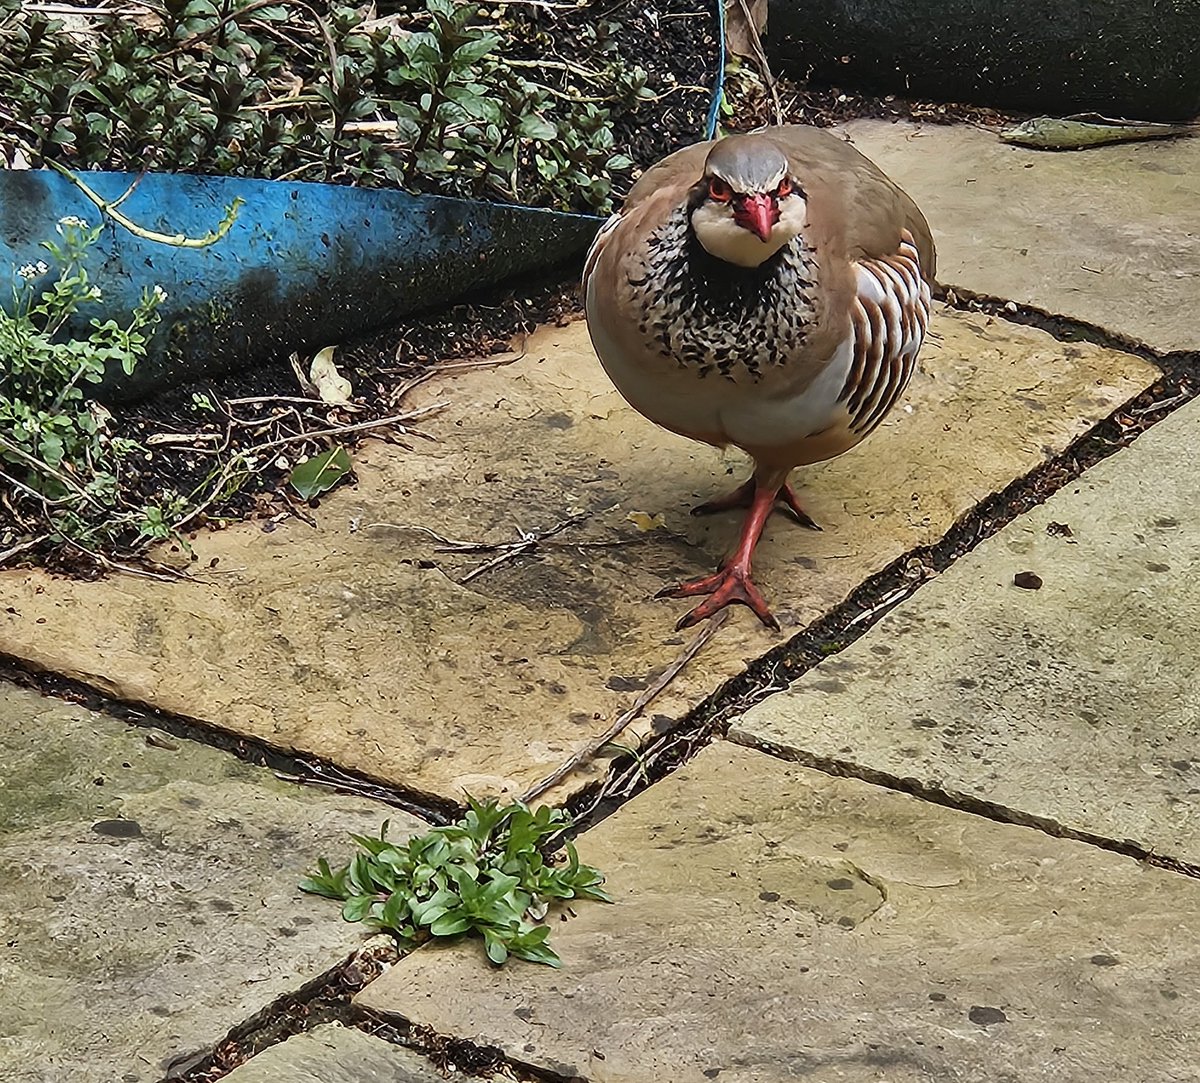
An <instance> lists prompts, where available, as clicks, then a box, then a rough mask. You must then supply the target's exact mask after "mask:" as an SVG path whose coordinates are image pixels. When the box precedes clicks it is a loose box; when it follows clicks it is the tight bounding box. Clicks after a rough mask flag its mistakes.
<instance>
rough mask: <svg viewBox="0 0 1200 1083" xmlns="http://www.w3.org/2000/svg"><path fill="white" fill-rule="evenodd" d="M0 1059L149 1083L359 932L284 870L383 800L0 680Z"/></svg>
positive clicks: (5, 1070)
mask: <svg viewBox="0 0 1200 1083" xmlns="http://www.w3.org/2000/svg"><path fill="white" fill-rule="evenodd" d="M0 765H2V767H0V883H3V889H2V890H0V1078H3V1079H4V1080H5V1081H6V1083H51V1081H54V1083H57V1081H59V1080H68V1079H69V1080H71V1081H72V1083H116V1081H120V1083H155V1081H157V1080H160V1079H162V1078H163V1076H164V1074H165V1073H166V1072H167V1070H168V1067H169V1066H170V1065H171V1064H173V1063H176V1062H180V1063H186V1062H187V1061H188V1060H190V1059H193V1058H194V1057H195V1056H196V1055H197V1054H199V1053H203V1052H204V1051H205V1050H207V1049H208V1048H209V1047H211V1046H212V1045H213V1044H214V1043H215V1042H217V1041H219V1040H220V1039H222V1038H223V1037H224V1036H225V1034H226V1032H227V1031H228V1030H229V1029H230V1028H232V1027H233V1026H234V1025H235V1024H237V1023H240V1022H242V1021H243V1020H244V1019H246V1018H248V1017H249V1016H251V1015H253V1014H254V1013H255V1012H257V1011H258V1010H259V1009H261V1008H262V1007H263V1006H264V1005H266V1004H267V1003H269V1002H270V1001H271V1000H272V999H273V998H275V997H277V996H279V995H281V994H283V993H286V992H291V991H293V990H295V989H297V988H298V987H299V986H300V985H302V984H303V983H304V982H306V981H308V980H310V979H311V978H314V977H316V976H317V975H318V974H320V973H322V972H323V971H325V970H327V969H328V968H329V967H331V966H333V965H334V964H335V963H337V962H340V961H341V960H342V959H343V958H345V957H346V956H348V955H349V954H350V953H351V952H353V951H354V950H355V949H356V947H358V946H359V945H360V944H361V943H362V942H363V932H362V929H361V928H360V927H358V926H350V925H346V924H345V923H343V922H342V921H341V919H340V916H339V914H338V909H337V906H336V905H334V904H331V903H329V902H327V901H326V900H324V899H318V898H315V897H313V896H311V895H304V894H301V893H300V892H299V891H298V890H297V889H296V885H297V883H298V882H299V881H300V879H301V877H303V876H304V875H306V874H307V872H308V871H309V869H310V868H311V867H312V866H314V865H315V863H316V859H317V857H318V856H321V855H327V856H328V857H329V858H330V860H331V861H333V862H337V861H338V860H339V859H340V860H342V861H344V860H345V857H344V855H345V854H346V853H348V850H349V840H348V839H347V837H346V836H347V834H348V833H349V832H351V831H358V832H366V833H369V834H376V833H377V832H378V829H379V824H380V822H381V821H382V820H383V819H384V818H385V817H386V818H388V819H390V820H391V822H392V832H391V834H392V835H393V836H394V837H396V838H403V837H404V836H405V835H406V834H411V833H413V832H414V831H418V830H420V831H424V830H426V829H427V828H426V826H425V825H423V824H422V823H421V822H420V821H419V820H417V819H415V818H414V817H411V816H406V815H404V814H403V813H401V812H398V811H397V810H395V809H388V808H383V807H381V806H379V805H377V804H375V803H373V802H369V801H365V800H359V799H357V798H349V797H339V796H331V795H326V794H322V793H320V792H319V791H316V790H312V789H301V788H299V787H297V786H293V785H289V784H286V783H283V782H279V781H277V780H276V779H275V778H274V777H273V775H272V773H271V772H270V771H267V770H265V769H263V768H257V767H251V766H249V765H247V764H244V763H242V762H240V761H239V760H236V759H234V758H233V757H232V756H229V755H226V754H225V753H222V752H218V751H216V750H215V749H212V748H207V747H205V746H203V745H198V744H195V743H193V742H190V741H184V740H181V739H179V738H175V737H171V736H169V735H167V734H166V733H163V732H162V731H160V730H148V729H138V728H134V727H132V726H129V725H127V724H126V723H123V722H118V721H117V720H115V719H113V718H109V717H107V716H105V715H102V714H98V713H96V712H94V711H87V710H84V709H82V708H79V707H74V706H70V705H68V704H65V703H60V702H58V701H56V700H49V699H43V698H42V697H41V696H38V695H36V694H35V693H33V692H26V691H22V690H19V689H16V688H12V687H6V686H0Z"/></svg>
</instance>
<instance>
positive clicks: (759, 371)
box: [583, 125, 935, 628]
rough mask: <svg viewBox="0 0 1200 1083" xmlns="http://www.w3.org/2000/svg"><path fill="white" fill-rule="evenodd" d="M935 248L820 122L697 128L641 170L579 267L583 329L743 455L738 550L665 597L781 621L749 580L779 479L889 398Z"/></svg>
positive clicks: (913, 337)
mask: <svg viewBox="0 0 1200 1083" xmlns="http://www.w3.org/2000/svg"><path fill="white" fill-rule="evenodd" d="M934 260H935V256H934V247H933V242H932V239H931V237H930V233H929V227H928V225H927V223H926V222H925V219H924V217H923V215H922V214H921V212H920V210H918V208H917V206H916V205H915V204H914V203H913V201H912V200H911V199H910V198H909V197H908V196H907V195H906V194H905V193H904V192H903V191H901V189H899V188H898V187H897V186H896V185H895V184H893V183H892V182H891V181H890V180H889V179H888V178H887V177H886V176H885V175H884V174H883V173H882V172H881V171H880V170H879V169H878V168H877V167H876V166H875V165H873V164H872V163H871V162H870V161H868V160H867V159H866V158H865V157H863V156H862V155H861V154H859V153H858V152H857V151H856V150H854V149H853V148H852V147H850V146H849V144H847V143H845V142H844V141H843V140H840V139H838V138H837V137H835V136H833V135H831V134H830V133H828V132H824V131H820V130H818V129H815V128H810V127H806V126H800V125H792V126H785V127H778V128H769V129H765V130H763V131H761V132H756V133H752V134H749V135H739V136H730V137H728V138H726V139H722V140H719V141H716V142H708V143H700V144H696V145H695V146H692V147H687V148H685V149H684V150H681V151H678V152H676V153H675V154H672V155H670V156H669V157H667V158H665V159H664V160H663V161H661V162H659V163H658V164H657V165H655V166H653V167H652V168H651V169H649V170H647V171H646V173H645V174H643V176H642V177H641V179H640V180H639V181H638V182H637V184H636V185H635V186H634V187H633V189H632V191H631V192H630V193H629V196H628V197H627V199H626V201H625V205H624V206H623V208H622V209H621V212H620V213H619V214H616V215H614V216H613V217H612V218H611V219H610V220H609V221H608V222H607V223H605V225H604V226H603V227H602V228H601V229H600V231H599V233H598V234H597V236H596V240H595V242H594V243H593V245H592V248H591V251H590V252H589V253H588V258H587V261H586V264H585V267H584V274H583V288H584V294H585V306H586V313H587V321H588V329H589V332H590V334H591V337H592V342H593V345H594V346H595V349H596V353H597V355H598V357H599V359H600V362H601V364H602V365H603V366H604V368H605V370H606V372H607V373H608V375H609V377H610V378H611V379H612V381H613V383H614V384H615V386H616V387H617V389H618V391H620V393H621V394H622V395H623V396H624V397H625V398H626V399H627V401H628V402H629V403H630V404H631V405H632V406H633V407H634V408H635V409H637V410H638V411H639V412H641V413H642V414H644V415H645V416H646V417H647V418H649V419H650V420H651V421H653V422H655V423H657V424H659V425H661V426H663V427H664V428H666V429H669V430H671V431H672V432H675V433H678V434H680V435H682V436H686V437H690V438H692V439H694V440H700V441H703V442H705V443H708V444H712V445H714V446H716V447H726V446H729V445H733V446H736V447H739V448H741V449H742V450H743V451H745V452H746V453H747V454H748V455H749V456H750V457H751V458H752V459H753V461H754V464H755V469H754V473H753V475H752V477H751V478H750V479H749V480H747V481H746V482H745V483H744V484H743V485H741V486H739V488H738V489H736V490H735V491H734V492H733V493H731V494H729V495H728V496H725V497H722V498H720V499H718V500H715V501H711V502H709V503H707V504H703V505H701V506H700V507H698V508H696V509H695V511H694V514H705V513H708V512H714V511H720V510H724V509H727V508H732V507H746V508H748V509H749V510H748V513H747V515H746V518H745V521H744V524H743V528H742V533H741V537H740V539H739V543H738V546H737V549H736V551H735V552H734V554H733V555H732V556H731V557H730V558H728V559H727V560H726V561H724V562H723V563H722V565H721V566H720V568H718V570H717V571H716V572H715V573H714V574H713V575H709V576H705V577H703V578H701V579H698V580H695V581H694V582H689V583H682V584H679V585H677V586H672V587H669V588H667V589H666V590H665V591H663V592H662V594H663V595H667V596H671V597H692V596H698V595H708V597H707V598H706V599H705V600H704V601H703V602H701V603H700V604H699V605H698V606H696V608H694V609H693V610H691V612H689V613H687V614H686V615H685V616H684V617H683V618H682V619H681V620H680V622H679V625H678V626H679V627H686V626H688V625H690V624H694V623H696V622H697V621H699V620H702V619H704V618H706V617H709V616H711V615H712V614H713V613H715V612H717V611H718V610H719V609H721V608H722V607H724V606H726V605H729V604H731V603H740V604H743V605H746V606H749V607H750V608H751V609H752V610H753V611H754V612H755V613H756V614H757V616H758V617H759V619H760V620H762V621H763V623H765V624H767V625H769V626H771V627H776V628H777V627H778V624H777V622H776V621H775V618H774V617H773V616H772V614H771V612H770V609H769V608H768V607H767V604H766V601H765V600H764V598H763V597H762V595H761V593H760V592H759V591H758V589H757V587H756V586H755V585H754V583H753V582H752V580H751V574H750V564H751V557H752V555H753V552H754V548H755V546H756V545H757V543H758V540H759V538H760V536H761V534H762V531H763V527H764V526H765V524H766V521H767V518H768V516H769V515H770V513H771V511H772V509H773V508H774V507H775V505H776V503H777V502H781V503H782V504H783V505H784V506H785V507H786V508H787V509H789V510H790V512H791V513H792V515H793V516H794V517H795V518H796V519H797V520H798V521H799V522H800V523H802V524H803V525H805V526H809V527H812V528H814V529H819V528H817V527H816V524H815V523H814V522H813V521H812V519H811V518H809V516H808V514H807V513H806V512H805V511H804V510H803V509H802V508H801V506H800V504H799V501H798V500H797V499H796V496H795V494H794V492H793V491H792V489H791V486H790V485H789V484H788V476H789V474H790V473H791V471H792V469H793V468H795V467H797V466H802V465H806V464H809V463H815V462H819V461H821V460H823V459H828V458H831V457H833V456H835V455H840V454H841V453H843V452H845V451H848V450H849V449H850V448H852V447H854V446H855V445H856V444H858V443H860V442H861V441H862V440H863V439H865V438H866V437H867V436H868V435H869V434H870V433H871V432H873V431H874V430H875V429H876V428H877V427H878V426H879V424H880V423H881V422H882V421H883V419H884V418H885V417H886V416H887V414H888V413H889V411H890V410H891V409H892V407H893V406H894V405H895V404H896V402H897V401H898V400H899V398H900V397H901V395H902V394H903V392H904V389H905V387H906V386H907V384H908V381H909V378H910V377H911V375H912V372H913V370H914V368H915V366H916V358H917V351H918V350H919V349H920V347H921V344H922V342H923V340H924V337H925V330H926V327H927V325H928V322H929V313H930V283H931V282H932V280H933V274H934Z"/></svg>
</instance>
